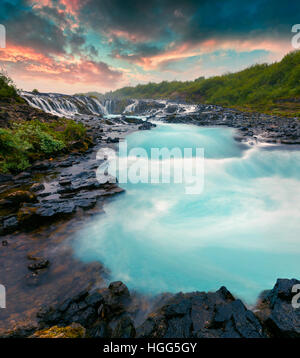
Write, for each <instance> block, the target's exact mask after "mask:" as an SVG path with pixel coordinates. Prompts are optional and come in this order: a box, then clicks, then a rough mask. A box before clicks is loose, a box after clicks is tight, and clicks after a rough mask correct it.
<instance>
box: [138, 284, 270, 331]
mask: <svg viewBox="0 0 300 358" xmlns="http://www.w3.org/2000/svg"><path fill="white" fill-rule="evenodd" d="M137 336H138V337H147V338H175V337H176V338H227V337H232V338H261V337H264V333H263V328H262V325H261V324H260V322H259V320H258V319H257V318H256V316H255V315H254V314H253V312H251V311H249V310H248V309H247V308H246V307H245V306H244V304H243V303H242V302H241V301H240V300H236V299H235V298H234V297H233V296H232V295H231V293H230V292H229V291H228V290H227V289H226V288H225V287H221V288H220V289H219V290H218V291H217V292H215V293H211V292H209V293H205V292H193V293H186V294H183V293H179V294H177V295H175V296H174V297H172V298H171V299H170V300H169V301H168V302H167V303H166V304H165V305H164V306H163V307H161V308H160V309H158V310H156V311H155V312H153V313H152V314H151V315H150V316H149V317H148V318H147V320H146V321H145V322H144V323H143V324H142V325H141V326H140V327H138V329H137Z"/></svg>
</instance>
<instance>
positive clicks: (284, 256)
mask: <svg viewBox="0 0 300 358" xmlns="http://www.w3.org/2000/svg"><path fill="white" fill-rule="evenodd" d="M233 136H234V131H233V130H232V129H228V128H220V127H218V128H199V127H193V126H187V125H176V124H174V125H160V126H158V127H157V128H155V129H154V130H151V131H140V132H136V133H133V134H131V135H129V136H128V137H127V144H128V148H129V149H131V148H134V147H142V148H144V149H145V150H146V152H147V153H149V154H150V152H151V148H153V147H159V148H162V147H169V148H173V147H179V148H181V149H183V148H186V147H192V148H194V149H195V148H196V147H203V148H204V154H205V161H204V180H205V181H204V190H203V192H202V193H200V194H197V195H187V194H186V192H185V184H174V183H173V184H172V183H171V184H148V183H138V184H130V183H128V184H121V186H122V187H123V188H125V189H126V193H125V194H124V195H121V196H118V197H117V198H115V199H114V200H113V201H112V202H110V203H108V204H107V205H106V206H105V212H106V214H101V215H99V216H97V217H93V218H92V219H91V220H90V221H89V222H87V224H86V226H85V228H83V229H82V230H81V231H80V232H78V234H77V237H76V239H75V241H74V250H75V255H76V256H77V257H78V258H80V259H81V260H83V261H86V262H90V261H100V262H102V263H103V264H104V265H105V266H106V267H107V268H108V269H109V270H110V272H111V280H122V281H124V282H125V283H126V284H127V285H128V286H129V288H131V289H137V290H139V291H141V292H144V293H154V294H155V293H159V292H163V291H169V292H178V291H194V290H201V291H202V290H204V291H208V290H217V289H218V288H219V287H220V286H222V285H225V286H226V287H227V288H228V289H229V290H230V291H231V292H232V293H233V294H235V295H236V296H238V297H240V298H242V299H243V300H244V301H246V302H247V303H249V304H251V303H254V302H255V300H256V298H257V296H258V295H259V293H260V292H261V291H262V290H264V289H267V288H271V287H273V285H274V283H275V281H276V279H277V278H279V277H281V278H283V277H286V278H292V277H295V278H298V279H299V277H300V260H299V258H300V235H299V233H300V185H299V184H300V164H299V163H300V151H297V150H294V151H293V150H285V149H281V150H278V149H273V147H272V146H268V147H251V146H247V145H245V144H244V145H241V144H240V143H238V142H236V141H234V139H233Z"/></svg>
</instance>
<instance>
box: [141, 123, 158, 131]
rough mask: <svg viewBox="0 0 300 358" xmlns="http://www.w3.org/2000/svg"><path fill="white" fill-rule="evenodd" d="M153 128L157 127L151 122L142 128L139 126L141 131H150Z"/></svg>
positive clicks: (144, 124)
mask: <svg viewBox="0 0 300 358" xmlns="http://www.w3.org/2000/svg"><path fill="white" fill-rule="evenodd" d="M153 127H156V124H153V123H151V122H144V123H143V124H142V125H141V126H139V128H138V129H139V130H148V129H151V128H153Z"/></svg>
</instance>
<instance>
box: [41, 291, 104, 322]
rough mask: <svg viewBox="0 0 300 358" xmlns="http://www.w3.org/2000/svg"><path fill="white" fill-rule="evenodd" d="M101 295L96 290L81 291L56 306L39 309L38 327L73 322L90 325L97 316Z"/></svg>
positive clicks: (101, 300)
mask: <svg viewBox="0 0 300 358" xmlns="http://www.w3.org/2000/svg"><path fill="white" fill-rule="evenodd" d="M102 302H103V296H102V295H101V293H99V292H98V291H94V292H91V293H89V292H88V291H82V292H80V293H79V294H78V295H76V296H74V297H72V298H70V299H67V300H66V301H64V302H63V303H62V304H61V305H57V306H56V307H50V308H44V309H41V310H40V311H39V313H38V316H37V317H38V320H39V325H40V327H42V328H44V327H51V326H54V325H61V326H67V325H69V324H72V323H73V322H75V323H79V324H81V325H83V326H85V327H90V326H91V325H92V324H93V323H94V322H96V320H97V318H98V313H97V312H98V307H99V306H100V304H101V303H102Z"/></svg>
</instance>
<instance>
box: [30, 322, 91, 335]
mask: <svg viewBox="0 0 300 358" xmlns="http://www.w3.org/2000/svg"><path fill="white" fill-rule="evenodd" d="M84 337H85V328H84V327H82V326H81V325H80V324H78V323H72V324H71V325H70V326H67V327H58V326H53V327H51V328H49V329H45V330H41V331H37V332H35V333H34V334H33V335H32V336H31V338H84Z"/></svg>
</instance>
